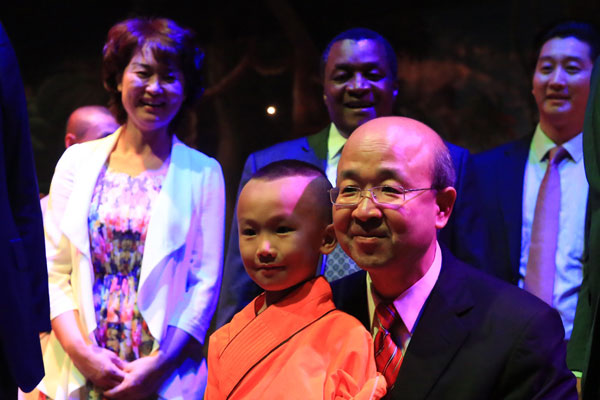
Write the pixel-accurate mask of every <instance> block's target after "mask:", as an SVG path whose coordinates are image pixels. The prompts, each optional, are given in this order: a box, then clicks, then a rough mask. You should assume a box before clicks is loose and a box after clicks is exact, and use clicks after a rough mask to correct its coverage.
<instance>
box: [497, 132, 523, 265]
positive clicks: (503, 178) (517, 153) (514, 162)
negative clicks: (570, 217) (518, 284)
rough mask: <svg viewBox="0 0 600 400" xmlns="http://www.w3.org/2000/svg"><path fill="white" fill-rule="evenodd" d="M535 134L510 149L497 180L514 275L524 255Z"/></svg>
mask: <svg viewBox="0 0 600 400" xmlns="http://www.w3.org/2000/svg"><path fill="white" fill-rule="evenodd" d="M530 142H531V138H529V137H528V138H525V139H523V140H520V141H518V142H516V143H515V146H514V147H511V148H509V149H506V151H505V158H506V161H505V162H504V163H503V164H502V169H501V170H500V169H499V170H497V173H498V174H497V176H496V182H498V185H497V186H496V188H497V193H498V196H497V197H496V198H497V199H498V205H499V209H500V210H502V217H503V220H504V227H505V232H506V235H507V238H506V239H507V242H508V247H509V257H510V265H511V266H512V268H513V271H511V272H512V275H513V276H516V274H518V269H519V260H520V258H521V224H522V221H523V180H524V177H525V164H526V162H527V156H528V153H529V143H530Z"/></svg>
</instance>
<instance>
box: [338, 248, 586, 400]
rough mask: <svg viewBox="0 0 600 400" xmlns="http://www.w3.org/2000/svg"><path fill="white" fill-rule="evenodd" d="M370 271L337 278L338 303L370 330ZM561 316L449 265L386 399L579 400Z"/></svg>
mask: <svg viewBox="0 0 600 400" xmlns="http://www.w3.org/2000/svg"><path fill="white" fill-rule="evenodd" d="M365 274H366V273H365V272H364V271H360V272H357V273H355V274H353V275H350V276H348V277H345V278H342V279H340V280H338V281H335V282H333V283H332V290H333V300H334V303H335V304H336V307H337V308H339V309H340V310H342V311H345V312H347V313H349V314H352V315H354V316H355V317H356V318H358V319H359V320H360V321H361V322H362V323H363V324H364V325H365V327H366V328H367V329H370V326H369V315H368V308H367V292H366V277H365ZM563 336H564V330H563V327H562V322H561V319H560V317H559V315H558V313H557V312H556V311H555V310H554V309H552V308H550V307H549V306H548V305H546V304H545V303H543V302H542V301H541V300H539V299H537V298H536V297H534V296H532V295H530V294H529V293H526V292H525V291H523V290H521V289H518V288H516V287H514V286H512V285H508V284H506V283H504V282H501V281H499V280H497V279H495V278H493V277H491V276H489V275H488V274H484V273H482V272H480V271H478V270H476V269H475V268H471V267H469V266H467V265H465V264H463V263H462V262H460V261H458V260H457V259H455V258H454V257H453V256H452V254H451V253H450V252H449V251H448V250H447V249H445V248H444V247H442V269H441V272H440V276H439V278H438V281H437V282H436V284H435V286H434V288H433V290H432V292H431V294H430V296H429V298H428V299H427V301H426V303H425V306H424V307H423V311H422V314H421V316H420V318H419V320H418V322H417V325H416V327H415V330H414V333H413V336H412V338H411V341H410V343H409V345H408V348H407V350H406V353H405V355H404V360H403V362H402V366H401V367H400V372H399V374H398V378H397V380H396V383H395V385H394V388H393V389H392V390H391V392H390V393H389V394H388V396H387V397H386V398H390V399H399V400H412V399H460V400H469V399H473V400H481V399H523V400H531V399H557V400H558V399H561V400H569V399H577V391H576V389H575V377H574V376H573V374H572V373H571V372H570V371H569V370H568V369H567V367H566V363H565V344H564V341H563Z"/></svg>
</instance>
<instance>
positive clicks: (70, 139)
mask: <svg viewBox="0 0 600 400" xmlns="http://www.w3.org/2000/svg"><path fill="white" fill-rule="evenodd" d="M75 143H77V136H75V134H74V133H71V132H67V134H66V135H65V149H66V148H69V146H71V145H74V144H75Z"/></svg>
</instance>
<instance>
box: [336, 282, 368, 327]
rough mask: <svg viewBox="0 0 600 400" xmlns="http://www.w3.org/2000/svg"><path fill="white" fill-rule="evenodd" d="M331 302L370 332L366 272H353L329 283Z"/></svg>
mask: <svg viewBox="0 0 600 400" xmlns="http://www.w3.org/2000/svg"><path fill="white" fill-rule="evenodd" d="M331 292H332V293H333V302H334V303H335V306H336V308H337V309H338V310H341V311H343V312H345V313H346V314H350V315H352V316H354V318H356V319H358V320H359V321H360V322H361V323H362V324H363V325H364V327H365V328H366V329H367V330H368V331H369V332H370V331H371V323H370V318H369V306H368V301H367V273H366V272H365V271H364V270H360V271H358V272H355V273H353V274H352V275H349V276H346V277H344V278H342V279H339V280H337V281H334V282H332V283H331Z"/></svg>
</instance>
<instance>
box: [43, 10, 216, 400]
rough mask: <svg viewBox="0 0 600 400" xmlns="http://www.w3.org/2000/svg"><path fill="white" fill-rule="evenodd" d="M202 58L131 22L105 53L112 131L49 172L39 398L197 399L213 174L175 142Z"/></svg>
mask: <svg viewBox="0 0 600 400" xmlns="http://www.w3.org/2000/svg"><path fill="white" fill-rule="evenodd" d="M202 56H203V54H202V53H201V51H200V50H199V48H198V47H197V46H196V45H195V44H194V41H193V36H192V34H191V33H190V31H188V30H186V29H183V28H181V27H179V26H177V25H176V24H175V23H174V22H172V21H170V20H167V19H139V18H136V19H130V20H127V21H124V22H121V23H119V24H117V25H115V26H113V27H112V28H111V30H110V31H109V34H108V40H107V43H106V45H105V47H104V54H103V73H104V83H105V87H106V88H107V89H108V90H109V92H110V94H111V103H110V105H111V110H112V111H113V113H114V114H115V116H116V117H117V121H118V122H119V123H121V124H122V126H121V127H120V128H119V129H118V130H117V131H116V132H115V133H114V134H112V135H110V136H108V137H106V138H104V139H100V140H96V141H92V142H87V143H82V144H78V145H74V146H71V147H70V148H69V149H68V150H67V151H66V152H65V154H64V155H63V156H62V158H61V160H60V161H59V163H58V165H57V167H56V171H55V174H54V177H53V179H52V184H51V188H50V195H49V202H48V210H47V213H46V215H45V220H44V226H45V233H46V251H47V261H48V275H49V285H50V308H51V319H52V333H51V335H50V338H49V341H48V344H47V346H46V348H45V351H44V367H45V370H46V377H45V378H44V379H43V381H42V383H41V384H40V385H39V386H38V388H39V389H40V392H41V393H42V394H43V395H45V396H46V397H47V398H51V399H73V398H95V397H97V396H105V397H110V398H126V399H136V398H148V397H150V398H156V396H157V395H158V396H159V397H161V398H169V399H176V398H177V399H179V398H181V399H188V398H201V397H202V394H203V390H204V385H205V382H206V364H205V361H204V359H203V357H202V353H201V350H200V347H201V344H203V343H204V338H205V334H206V331H207V329H208V327H209V324H210V320H211V317H212V314H213V312H214V308H215V304H216V300H217V295H218V289H219V285H220V280H221V274H222V254H223V232H224V231H223V227H224V208H225V204H224V202H225V200H224V182H223V174H222V171H221V167H220V165H219V164H218V162H217V161H216V160H214V159H212V158H210V157H207V156H206V155H204V154H202V153H200V152H198V151H195V150H193V149H191V148H189V147H187V146H186V145H184V144H183V143H182V142H180V141H179V140H178V139H177V138H176V137H175V135H174V134H173V130H174V129H175V126H176V125H175V123H176V122H177V120H178V119H179V117H180V114H181V111H182V106H183V107H185V106H186V105H188V104H191V102H192V101H193V100H195V99H196V98H197V97H198V96H199V94H200V77H199V73H200V67H201V63H202Z"/></svg>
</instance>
